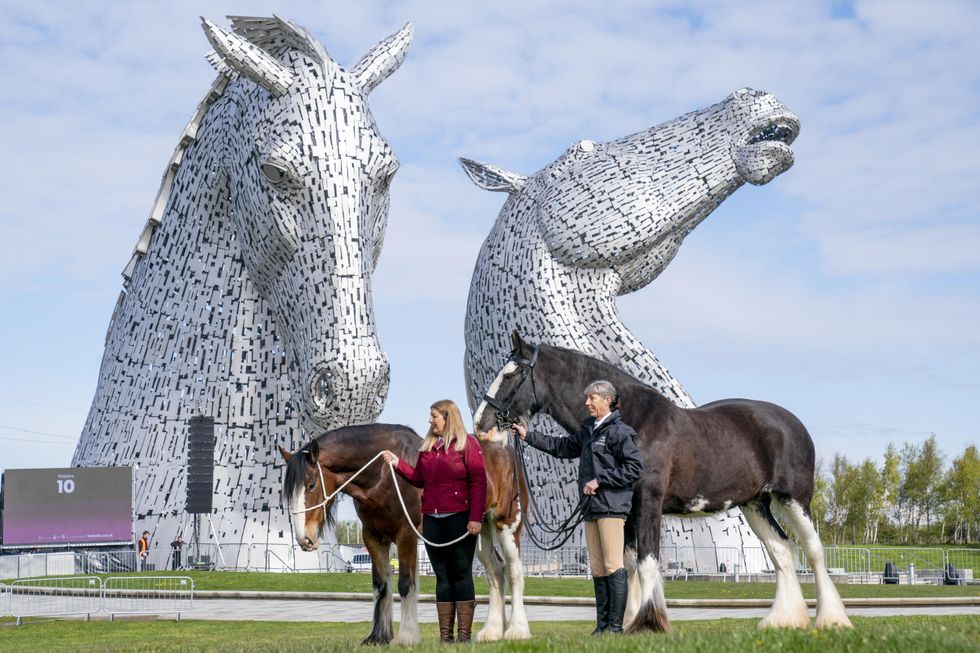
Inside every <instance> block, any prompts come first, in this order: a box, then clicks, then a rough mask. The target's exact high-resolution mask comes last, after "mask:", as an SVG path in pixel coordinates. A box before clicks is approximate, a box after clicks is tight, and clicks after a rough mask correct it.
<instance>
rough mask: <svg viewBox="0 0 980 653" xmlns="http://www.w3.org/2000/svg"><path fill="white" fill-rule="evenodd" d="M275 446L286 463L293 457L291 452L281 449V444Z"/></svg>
mask: <svg viewBox="0 0 980 653" xmlns="http://www.w3.org/2000/svg"><path fill="white" fill-rule="evenodd" d="M277 448H278V449H279V453H280V455H282V459H283V460H285V461H286V462H287V463H288V462H289V461H290V460H292V459H293V454H291V453H289V452H288V451H286V450H285V449H283V448H282V445H277Z"/></svg>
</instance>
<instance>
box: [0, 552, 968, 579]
mask: <svg viewBox="0 0 980 653" xmlns="http://www.w3.org/2000/svg"><path fill="white" fill-rule="evenodd" d="M343 548H344V547H343V546H341V545H337V544H332V545H322V546H321V547H320V548H319V549H318V550H316V551H303V550H302V549H301V548H300V547H298V546H296V545H290V544H270V545H264V544H251V545H238V544H222V545H216V544H208V543H204V544H200V545H197V544H192V545H188V546H185V547H184V549H183V551H181V552H180V555H179V556H178V557H175V556H174V554H173V550H172V549H169V548H162V549H151V550H150V551H149V552H148V555H147V557H146V558H145V559H144V560H142V561H141V560H139V558H138V557H137V554H136V552H135V551H131V550H124V551H95V552H93V551H76V552H71V551H69V552H58V553H30V554H21V555H6V556H0V579H3V578H8V579H17V578H37V577H41V576H55V577H68V576H75V575H78V576H92V575H94V574H102V575H105V574H125V573H139V572H141V571H142V572H151V571H152V572H162V571H170V570H173V571H175V572H177V571H179V570H206V571H211V570H217V571H268V572H290V573H317V572H319V573H323V572H345V571H350V570H351V566H350V563H349V561H348V560H347V559H345V557H344V556H342V555H341V550H342V549H343ZM347 557H350V556H349V555H348V556H347ZM521 559H522V562H523V564H524V570H525V573H526V574H528V575H532V576H554V577H563V576H588V575H589V573H590V572H589V565H588V553H587V550H586V547H584V546H578V545H576V546H566V547H563V548H561V549H558V550H555V551H542V550H540V549H535V548H532V547H524V548H523V549H522V551H521ZM824 561H825V563H826V565H827V568H828V569H829V571H830V573H831V575H833V576H834V577H835V578H840V577H841V576H846V578H847V582H848V583H879V582H881V578H882V575H883V573H884V567H885V563H886V562H892V563H894V564H895V565H896V567H897V568H898V570H899V574H900V578H901V582H902V583H903V584H904V583H908V582H933V583H948V584H966V583H973V582H976V580H975V579H974V576H975V575H980V572H978V570H980V549H948V550H944V549H939V548H906V547H882V548H863V547H838V546H827V547H824ZM660 564H661V568H662V569H663V571H664V575H665V576H666V577H668V578H691V577H704V576H709V577H710V576H716V577H723V579H724V580H739V579H740V576H747V577H750V578H751V577H758V575H768V574H772V573H773V572H774V568H773V565H772V562H771V561H770V559H769V556H768V554H767V553H766V551H765V549H764V548H762V547H747V548H737V547H713V546H689V545H673V544H670V545H664V546H662V547H661V550H660ZM796 566H797V573H799V574H802V575H807V574H811V573H812V569H811V568H810V563H809V560H808V559H807V558H806V556H805V555H804V553H803V551H802V549H800V548H797V557H796ZM419 573H420V574H422V575H431V574H432V573H433V572H432V567H431V565H430V564H429V563H428V561H427V560H426V559H425V557H424V556H420V558H419ZM474 573H475V574H477V575H481V574H483V573H484V570H483V567H482V565H480V564H479V561H478V560H474ZM748 579H749V578H746V580H748ZM8 591H9V588H8Z"/></svg>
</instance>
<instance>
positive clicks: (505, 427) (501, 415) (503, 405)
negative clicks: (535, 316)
mask: <svg viewBox="0 0 980 653" xmlns="http://www.w3.org/2000/svg"><path fill="white" fill-rule="evenodd" d="M539 351H541V345H535V346H534V352H532V353H531V357H530V358H524V357H523V356H521V355H520V353H519V352H518V351H514V353H512V354H511V356H510V358H509V359H507V362H508V363H514V364H515V365H517V367H518V368H519V369H520V370H521V378H520V379H518V381H517V384H516V385H515V386H514V387H513V388H511V389H510V392H508V393H507V396H506V397H504V399H503V401H501V400H499V399H497V398H495V397H491V396H490V395H487V394H485V395H483V401H485V402H487V405H488V406H490V407H491V408H493V409H494V410H496V411H497V414H496V416H495V419H496V420H497V429H498V430H500V431H504V432H506V431H509V430H510V427H511V426H512V425H514V424H516V423H517V418H515V417H514V416H512V415H511V414H510V409H511V408H513V406H514V400H516V399H517V393H518V392H520V391H521V388H522V387H524V383H525V382H527V380H528V379H531V394H532V396H533V397H534V405H537V403H538V389H537V387H536V386H535V384H534V366H535V364H536V363H537V362H538V352H539Z"/></svg>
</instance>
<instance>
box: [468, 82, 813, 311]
mask: <svg viewBox="0 0 980 653" xmlns="http://www.w3.org/2000/svg"><path fill="white" fill-rule="evenodd" d="M799 129H800V123H799V119H798V118H797V117H796V116H795V115H794V114H793V113H791V112H790V111H789V109H787V108H786V107H785V106H783V104H782V103H781V102H779V100H777V99H776V98H775V97H773V96H772V95H770V94H769V93H765V92H760V91H754V90H751V89H742V90H739V91H735V92H734V93H732V94H731V95H730V96H729V97H728V98H727V99H726V100H725V101H723V102H721V103H719V104H715V105H712V106H710V107H707V108H705V109H702V110H700V111H695V112H692V113H688V114H685V115H683V116H681V117H679V118H676V119H674V120H671V121H669V122H666V123H663V124H661V125H657V126H655V127H651V128H650V129H647V130H645V131H642V132H639V133H637V134H633V135H631V136H626V137H625V138H620V139H617V140H614V141H610V142H608V143H597V142H594V141H589V140H583V141H579V142H578V143H576V144H574V145H572V146H571V147H570V148H569V149H568V150H567V151H566V152H565V153H564V154H563V155H562V156H560V157H559V158H558V159H557V160H556V161H554V162H553V163H552V164H550V165H549V166H547V167H545V168H544V169H543V170H541V171H539V172H537V173H536V174H534V175H532V176H531V177H530V178H525V177H522V176H521V175H518V174H516V173H513V172H509V171H506V170H502V169H500V168H497V167H496V166H493V165H490V164H486V163H480V162H477V161H472V160H470V159H460V161H461V163H462V164H463V168H464V169H465V170H466V172H467V174H468V175H469V176H470V178H471V179H472V180H473V182H474V183H476V184H477V185H478V186H480V187H481V188H484V189H486V190H492V191H503V192H508V193H510V194H511V195H512V196H513V199H514V201H513V202H512V203H510V204H511V205H512V206H517V205H522V204H524V203H525V202H532V203H533V208H531V211H530V214H529V215H527V216H526V218H527V219H528V220H529V221H531V222H533V224H534V227H535V228H536V229H537V231H538V232H539V233H540V237H541V240H542V241H543V244H544V245H545V246H546V247H547V252H548V254H549V255H550V256H551V257H552V258H553V259H554V260H555V261H556V262H558V263H561V264H563V265H567V266H571V267H573V268H578V267H584V268H608V269H611V270H613V271H615V273H616V275H617V276H618V277H619V282H618V284H617V287H616V288H614V291H615V293H616V294H617V295H623V294H626V293H629V292H632V291H634V290H637V289H639V288H642V287H643V286H645V285H646V284H648V283H650V282H651V281H652V280H653V279H654V278H655V277H656V276H657V275H658V274H659V273H660V272H661V271H662V270H663V268H664V267H666V265H667V263H669V262H670V260H671V259H672V258H673V257H674V255H675V254H676V253H677V250H678V248H679V247H680V245H681V242H682V241H683V239H684V237H685V236H686V235H687V234H689V233H690V232H691V231H692V230H693V229H694V227H696V226H697V225H698V223H700V222H701V221H702V220H704V219H705V218H706V217H708V214H710V213H711V211H713V210H714V209H715V207H717V206H718V205H719V204H720V203H721V202H722V200H724V199H725V198H726V197H728V196H729V195H731V194H732V193H733V192H734V191H735V190H736V189H737V188H738V187H739V186H741V185H742V184H743V183H745V182H749V183H751V184H756V185H760V184H765V183H768V182H769V181H771V180H773V179H774V178H775V177H776V176H777V175H779V174H781V173H783V172H785V171H786V170H788V169H789V168H790V167H791V166H792V165H793V151H792V149H790V144H791V143H792V142H793V140H794V139H795V138H796V136H797V134H798V133H799ZM504 210H505V211H506V210H507V209H506V207H505V209H504Z"/></svg>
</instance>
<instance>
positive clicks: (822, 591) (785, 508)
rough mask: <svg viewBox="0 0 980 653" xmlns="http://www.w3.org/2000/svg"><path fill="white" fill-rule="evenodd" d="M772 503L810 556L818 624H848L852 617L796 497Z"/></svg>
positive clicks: (835, 625) (840, 625)
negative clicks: (831, 577) (828, 570)
mask: <svg viewBox="0 0 980 653" xmlns="http://www.w3.org/2000/svg"><path fill="white" fill-rule="evenodd" d="M772 507H773V509H774V510H776V511H777V513H778V514H779V516H780V517H783V518H784V519H785V520H786V521H787V522H789V523H790V524H791V526H792V528H793V532H794V533H796V534H797V536H798V537H799V538H800V544H802V545H803V550H804V551H806V557H807V558H809V560H810V567H811V568H812V569H813V581H814V583H815V584H816V586H817V622H816V625H817V628H851V620H850V619H848V618H847V614H846V613H845V612H844V603H843V601H841V600H840V594H838V593H837V588H836V587H835V586H834V582H833V581H832V580H830V574H829V573H827V564H826V562H825V561H824V558H823V544H821V542H820V536H819V535H817V531H816V529H815V528H814V527H813V522H812V521H810V517H809V516H808V515H807V513H806V511H805V510H804V509H803V506H802V505H800V503H799V502H798V501H796V500H793V499H790V500H789V501H786V502H782V501H776V502H774V503H773V504H772Z"/></svg>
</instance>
